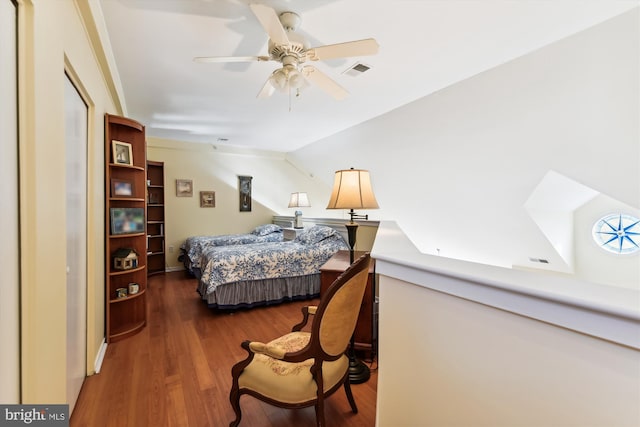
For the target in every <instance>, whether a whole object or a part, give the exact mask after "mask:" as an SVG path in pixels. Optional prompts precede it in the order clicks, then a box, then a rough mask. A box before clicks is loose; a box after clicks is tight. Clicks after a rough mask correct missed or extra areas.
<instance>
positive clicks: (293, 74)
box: [289, 70, 304, 89]
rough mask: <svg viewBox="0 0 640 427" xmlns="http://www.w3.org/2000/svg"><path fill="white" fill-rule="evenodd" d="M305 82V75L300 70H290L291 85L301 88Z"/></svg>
mask: <svg viewBox="0 0 640 427" xmlns="http://www.w3.org/2000/svg"><path fill="white" fill-rule="evenodd" d="M303 84H304V76H303V75H302V73H300V72H299V71H298V70H291V71H289V86H290V87H292V88H294V89H299V88H301V87H302V85H303Z"/></svg>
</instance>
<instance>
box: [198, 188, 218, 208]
mask: <svg viewBox="0 0 640 427" xmlns="http://www.w3.org/2000/svg"><path fill="white" fill-rule="evenodd" d="M200 207H201V208H215V207H216V192H215V191H201V192H200Z"/></svg>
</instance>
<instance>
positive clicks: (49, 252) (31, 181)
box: [18, 0, 116, 404]
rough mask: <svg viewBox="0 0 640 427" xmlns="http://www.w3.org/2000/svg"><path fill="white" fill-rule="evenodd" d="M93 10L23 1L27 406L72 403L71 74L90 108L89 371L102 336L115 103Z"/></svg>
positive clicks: (59, 0)
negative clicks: (96, 40)
mask: <svg viewBox="0 0 640 427" xmlns="http://www.w3.org/2000/svg"><path fill="white" fill-rule="evenodd" d="M92 3H93V2H92ZM88 7H89V2H86V1H77V2H76V1H74V0H56V1H50V0H23V1H20V2H19V5H18V8H19V14H20V20H19V28H18V31H19V37H20V38H21V43H20V45H19V49H18V50H19V51H18V59H19V64H20V75H19V98H20V102H19V120H20V124H19V126H20V147H19V150H20V226H21V228H20V255H21V307H20V310H21V311H20V314H21V322H22V324H21V342H20V344H21V348H22V353H21V355H22V358H21V401H22V403H49V404H53V403H65V402H66V400H67V395H66V386H67V378H66V360H67V358H66V342H67V328H66V320H67V315H66V311H67V298H66V297H67V295H66V294H67V290H66V282H67V274H66V268H65V267H66V244H65V241H66V239H65V236H66V226H65V218H66V207H65V199H66V191H65V189H66V185H65V125H64V123H65V122H64V84H65V81H66V76H65V73H67V74H69V75H70V76H71V77H72V79H73V81H74V83H75V84H76V85H77V87H78V88H79V89H80V90H81V92H82V93H83V98H85V101H86V102H87V104H88V109H89V116H88V139H89V146H88V147H87V165H86V166H87V183H88V195H89V197H88V200H87V218H88V224H87V252H88V254H87V255H88V259H87V269H88V271H87V282H88V289H87V322H88V331H87V359H88V361H87V365H88V366H87V372H88V373H91V372H92V369H93V361H94V360H95V358H96V355H97V354H98V351H99V346H100V343H101V342H102V340H103V337H104V149H103V147H104V113H105V112H112V113H113V112H116V109H115V105H114V100H113V98H112V97H111V93H110V92H109V87H108V84H107V82H106V79H105V74H104V72H103V70H101V69H100V65H99V62H98V61H99V55H98V53H97V52H96V51H95V50H94V49H93V48H94V47H95V45H94V44H92V40H91V37H92V36H95V28H92V27H91V25H90V23H87V22H85V21H84V20H83V17H86V16H87V15H86V13H87V8H88ZM83 14H84V15H83Z"/></svg>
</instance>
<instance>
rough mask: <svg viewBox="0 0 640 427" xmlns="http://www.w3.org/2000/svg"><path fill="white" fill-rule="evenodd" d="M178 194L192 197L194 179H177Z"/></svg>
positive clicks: (178, 195)
mask: <svg viewBox="0 0 640 427" xmlns="http://www.w3.org/2000/svg"><path fill="white" fill-rule="evenodd" d="M176 196H177V197H192V196H193V181H192V180H190V179H176Z"/></svg>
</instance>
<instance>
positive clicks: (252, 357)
mask: <svg viewBox="0 0 640 427" xmlns="http://www.w3.org/2000/svg"><path fill="white" fill-rule="evenodd" d="M369 263H370V257H369V255H368V254H366V255H363V256H362V257H360V258H359V259H358V260H356V261H355V262H354V263H353V264H352V265H351V267H349V269H347V270H346V271H345V272H344V273H343V274H342V275H341V276H340V277H338V278H337V279H336V281H335V282H334V283H333V284H332V285H331V286H330V287H329V289H328V290H327V291H326V293H325V294H324V295H323V296H322V298H321V300H320V303H319V304H318V306H317V307H313V306H311V307H304V308H303V309H302V313H303V316H304V317H303V320H302V322H301V323H299V324H298V325H296V326H294V327H293V331H292V332H290V333H288V334H286V335H284V336H282V337H280V338H277V339H275V340H273V341H271V342H269V343H266V344H264V343H260V342H251V341H245V342H243V343H242V347H243V348H244V349H245V350H247V352H248V353H249V355H248V356H247V358H246V359H245V360H243V361H241V362H238V363H237V364H236V365H235V366H234V367H233V368H232V370H231V373H232V377H233V384H232V387H231V392H230V395H229V399H230V401H231V405H232V406H233V409H234V411H235V413H236V419H235V420H234V421H233V422H231V426H232V427H235V426H237V425H238V424H239V423H240V419H241V417H242V413H241V410H240V396H241V395H242V394H249V395H251V396H254V397H256V398H258V399H260V400H263V401H265V402H268V403H270V404H273V405H276V406H281V407H285V408H299V407H305V406H315V409H316V424H317V425H318V426H324V425H325V423H324V398H325V397H326V396H329V395H330V394H332V393H333V392H335V391H336V390H337V389H338V388H340V386H341V385H343V386H344V389H345V392H346V394H347V399H348V400H349V404H350V405H351V409H352V411H353V412H354V413H357V412H358V408H357V407H356V404H355V401H354V400H353V395H352V394H351V387H350V384H349V375H348V369H349V359H348V357H347V356H346V355H345V351H346V350H347V347H348V346H349V342H350V338H351V335H352V334H353V330H354V329H355V325H356V322H357V320H358V313H359V311H360V305H361V304H362V297H363V295H364V290H365V288H366V285H367V277H368V271H369ZM310 315H314V317H313V323H312V325H311V332H302V331H301V329H302V328H303V327H304V326H305V325H306V324H307V321H308V319H309V316H310Z"/></svg>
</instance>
